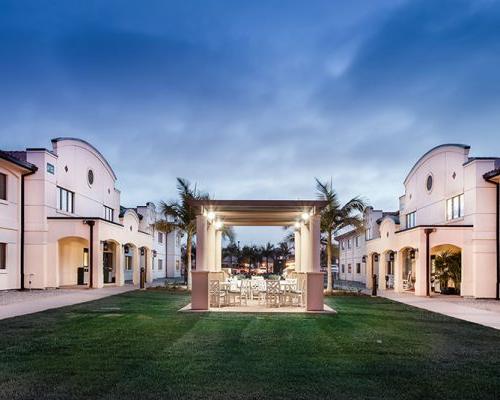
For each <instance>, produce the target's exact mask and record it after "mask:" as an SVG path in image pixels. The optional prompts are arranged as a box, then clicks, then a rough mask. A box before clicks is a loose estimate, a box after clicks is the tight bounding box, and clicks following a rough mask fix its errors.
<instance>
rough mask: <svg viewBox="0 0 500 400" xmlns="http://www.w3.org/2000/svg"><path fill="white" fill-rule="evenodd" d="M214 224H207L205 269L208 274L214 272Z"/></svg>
mask: <svg viewBox="0 0 500 400" xmlns="http://www.w3.org/2000/svg"><path fill="white" fill-rule="evenodd" d="M215 232H216V230H215V222H214V221H212V222H211V223H210V224H208V232H207V244H206V252H207V267H208V268H207V269H208V271H210V272H214V271H216V269H215V263H216V261H215V259H216V256H215V236H216V233H215Z"/></svg>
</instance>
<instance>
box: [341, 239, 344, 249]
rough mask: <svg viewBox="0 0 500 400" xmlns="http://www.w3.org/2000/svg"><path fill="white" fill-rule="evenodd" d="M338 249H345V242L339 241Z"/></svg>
mask: <svg viewBox="0 0 500 400" xmlns="http://www.w3.org/2000/svg"><path fill="white" fill-rule="evenodd" d="M340 247H342V250H344V249H345V240H341V241H340Z"/></svg>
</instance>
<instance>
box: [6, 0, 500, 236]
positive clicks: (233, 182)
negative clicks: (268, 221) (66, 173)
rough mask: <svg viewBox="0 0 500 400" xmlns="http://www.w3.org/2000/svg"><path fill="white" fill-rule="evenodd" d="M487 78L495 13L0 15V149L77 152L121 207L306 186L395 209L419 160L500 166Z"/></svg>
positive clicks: (495, 47) (375, 6) (255, 4)
mask: <svg viewBox="0 0 500 400" xmlns="http://www.w3.org/2000/svg"><path fill="white" fill-rule="evenodd" d="M499 71H500V4H499V2H498V1H486V0H477V1H461V0H454V1H402V0H400V1H389V0H383V1H376V2H375V1H355V0H350V1H333V0H329V1H312V0H309V1H286V0H280V1H277V0H274V1H273V0H266V1H251V2H249V1H234V0H233V1H208V0H204V1H201V0H199V1H188V0H182V1H165V0H162V1H146V0H141V1H123V0H122V1H113V0H110V1H91V0H86V1H71V0H52V1H48V0H45V1H41V0H36V1H23V0H14V1H6V0H0V137H1V141H0V147H1V148H4V149H19V148H23V147H40V146H43V147H48V146H50V138H52V137H57V136H77V137H81V138H84V139H86V140H88V141H90V142H91V143H93V144H94V145H96V146H97V147H98V148H99V149H100V150H101V151H102V153H103V154H104V155H105V156H106V157H107V158H108V160H109V161H110V163H111V164H112V165H113V167H114V169H115V171H116V173H117V175H118V178H119V183H118V186H119V187H120V188H121V189H122V200H123V203H124V204H125V205H134V204H139V203H144V202H145V201H147V200H153V201H157V200H159V199H170V198H173V197H175V177H176V176H182V177H186V178H189V179H190V180H192V181H196V182H198V184H199V186H200V187H202V188H203V189H205V190H207V191H209V192H210V193H211V194H212V195H213V196H215V197H220V198H238V199H240V198H266V199H267V198H292V199H293V198H311V197H314V177H316V176H317V177H320V178H322V179H330V178H332V179H333V183H334V185H335V187H336V189H337V190H338V192H339V194H340V196H341V197H342V198H343V199H345V200H347V199H348V198H350V197H352V196H355V195H362V196H364V197H365V198H367V199H368V200H369V201H370V202H371V203H372V204H373V205H374V206H375V207H378V208H385V209H396V208H397V198H398V196H399V195H400V194H401V193H402V190H403V186H402V181H403V179H404V177H405V175H406V173H407V172H408V170H409V169H410V168H411V166H412V164H413V163H414V161H415V160H416V159H418V157H419V156H420V155H421V154H422V153H424V152H425V151H427V150H428V149H429V148H431V147H433V146H435V145H437V144H441V143H445V142H459V143H466V144H470V145H471V146H472V154H473V155H476V156H492V155H497V156H498V155H500V141H499V139H498V138H499V129H500V74H499ZM262 232H264V231H260V230H259V231H256V230H252V229H251V230H248V229H247V230H245V231H242V232H241V233H240V238H241V240H243V241H266V240H267V239H271V240H277V239H279V238H280V237H281V236H282V232H281V231H277V230H268V231H267V232H268V233H269V234H268V235H266V236H263V235H261V233H262Z"/></svg>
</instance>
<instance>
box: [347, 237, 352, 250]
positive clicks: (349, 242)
mask: <svg viewBox="0 0 500 400" xmlns="http://www.w3.org/2000/svg"><path fill="white" fill-rule="evenodd" d="M347 248H348V249H350V248H351V239H347Z"/></svg>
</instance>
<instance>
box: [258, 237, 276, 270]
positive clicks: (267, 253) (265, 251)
mask: <svg viewBox="0 0 500 400" xmlns="http://www.w3.org/2000/svg"><path fill="white" fill-rule="evenodd" d="M274 250H275V249H274V245H272V244H271V243H270V242H267V244H266V245H265V246H264V247H262V248H261V249H260V253H261V254H262V257H264V258H265V259H266V272H267V273H269V258H273V256H274Z"/></svg>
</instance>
